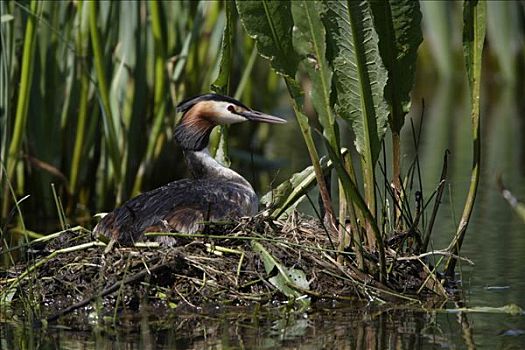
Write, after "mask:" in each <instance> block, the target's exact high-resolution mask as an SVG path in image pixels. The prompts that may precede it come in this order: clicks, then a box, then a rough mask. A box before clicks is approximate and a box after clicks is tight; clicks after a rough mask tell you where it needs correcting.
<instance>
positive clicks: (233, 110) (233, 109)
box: [228, 105, 235, 113]
mask: <svg viewBox="0 0 525 350" xmlns="http://www.w3.org/2000/svg"><path fill="white" fill-rule="evenodd" d="M228 111H230V112H232V113H235V107H233V106H232V105H229V106H228Z"/></svg>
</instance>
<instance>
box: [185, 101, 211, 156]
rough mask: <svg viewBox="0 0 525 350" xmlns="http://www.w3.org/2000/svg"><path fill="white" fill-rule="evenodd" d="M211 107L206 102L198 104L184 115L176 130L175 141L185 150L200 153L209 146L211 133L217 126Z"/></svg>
mask: <svg viewBox="0 0 525 350" xmlns="http://www.w3.org/2000/svg"><path fill="white" fill-rule="evenodd" d="M209 107H210V106H208V103H206V102H201V103H198V104H196V105H195V106H193V107H192V108H191V109H190V110H188V111H187V112H186V113H185V114H184V116H183V117H182V120H181V122H180V123H179V125H178V126H177V127H176V128H175V140H176V141H177V142H178V143H179V145H180V146H181V147H182V148H183V149H187V150H191V151H200V150H202V149H204V148H205V147H206V146H208V142H209V140H210V133H211V131H212V129H213V128H214V127H215V126H216V125H217V123H215V122H214V120H213V119H212V115H211V111H210V108H209Z"/></svg>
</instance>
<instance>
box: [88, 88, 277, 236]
mask: <svg viewBox="0 0 525 350" xmlns="http://www.w3.org/2000/svg"><path fill="white" fill-rule="evenodd" d="M177 111H178V112H182V113H184V114H183V116H182V118H181V121H180V123H179V124H178V125H177V127H176V128H175V140H176V141H177V143H178V144H179V145H180V147H181V148H182V150H183V152H184V157H185V159H186V164H187V166H188V168H189V170H190V173H191V175H192V178H191V179H183V180H178V181H174V182H170V183H169V184H167V185H164V186H162V187H159V188H156V189H154V190H152V191H149V192H145V193H143V194H141V195H139V196H137V197H135V198H132V199H130V200H129V201H127V202H126V203H124V204H123V205H122V206H121V207H119V208H117V209H115V210H113V211H112V212H111V213H109V214H107V215H106V216H105V217H104V218H103V219H102V220H101V221H100V222H99V223H98V224H97V226H96V227H95V229H94V230H93V234H94V235H95V236H99V235H103V236H106V237H108V238H111V239H113V240H115V241H116V242H119V243H120V244H123V245H129V244H133V242H135V241H139V240H141V239H143V238H144V233H145V232H170V231H176V232H183V233H195V232H198V231H199V230H201V229H202V228H203V222H206V221H220V220H224V219H228V218H239V217H242V216H253V215H255V214H256V213H257V210H258V199H257V195H256V194H255V191H254V190H253V188H252V186H251V185H250V183H249V182H248V181H246V179H244V178H243V177H242V176H241V175H239V174H237V173H236V172H235V171H233V170H231V169H229V168H226V167H225V166H223V165H221V164H220V163H218V162H217V161H216V160H215V159H213V158H212V157H211V156H210V154H209V152H208V149H207V146H208V142H209V138H210V133H211V131H212V130H213V128H214V127H215V126H217V125H228V124H235V123H241V122H244V121H248V120H249V121H258V122H265V123H285V122H286V121H285V120H284V119H281V118H278V117H275V116H271V115H268V114H264V113H261V112H257V111H254V110H252V109H250V108H248V107H246V106H245V105H243V104H242V103H240V102H239V101H237V100H235V99H233V98H231V97H227V96H222V95H217V94H206V95H201V96H197V97H193V98H189V99H187V100H185V101H183V102H181V103H180V104H179V105H178V106H177ZM157 241H158V242H159V243H161V244H168V245H171V244H174V243H175V240H174V239H173V238H171V237H165V236H160V237H157Z"/></svg>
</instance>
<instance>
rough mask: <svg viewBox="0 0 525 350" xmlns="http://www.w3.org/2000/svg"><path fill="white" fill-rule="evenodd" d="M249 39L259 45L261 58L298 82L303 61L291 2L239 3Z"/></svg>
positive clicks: (240, 15) (242, 20)
mask: <svg viewBox="0 0 525 350" xmlns="http://www.w3.org/2000/svg"><path fill="white" fill-rule="evenodd" d="M236 4H237V10H238V12H239V17H240V19H241V22H242V24H243V25H244V28H245V29H246V32H247V33H248V35H250V36H251V37H252V38H254V39H255V41H256V42H257V49H258V50H259V54H261V55H262V56H263V57H265V58H267V59H268V60H270V62H271V65H272V67H273V68H274V69H275V70H276V71H277V72H278V73H279V74H282V75H284V76H287V77H290V78H292V79H293V78H294V77H295V72H296V70H297V63H298V62H299V59H298V57H297V55H296V53H295V51H294V49H293V46H292V28H293V20H292V13H291V11H290V2H289V1H268V0H262V1H236Z"/></svg>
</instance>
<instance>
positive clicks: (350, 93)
mask: <svg viewBox="0 0 525 350" xmlns="http://www.w3.org/2000/svg"><path fill="white" fill-rule="evenodd" d="M328 9H329V10H328V12H327V14H326V16H325V17H324V20H325V26H326V28H327V30H328V40H329V42H330V49H331V57H332V66H333V70H334V75H335V86H336V91H335V93H336V95H337V101H338V107H337V112H338V113H339V114H340V116H341V117H343V118H344V119H346V120H348V121H349V122H350V123H351V125H352V130H353V132H354V134H355V146H356V149H357V151H358V152H359V153H360V154H361V165H362V169H363V182H364V188H365V199H366V203H367V205H368V208H369V209H370V211H371V214H372V217H375V210H376V203H375V175H374V166H375V164H376V161H377V158H378V156H379V151H380V146H381V140H382V139H383V137H384V135H385V132H386V124H387V122H388V121H387V118H388V105H387V103H386V100H385V98H384V90H385V85H386V81H387V71H386V69H385V67H384V65H383V62H382V60H381V57H380V55H379V49H378V37H377V33H376V31H375V29H374V25H373V21H372V15H371V10H370V6H369V4H368V2H367V1H351V0H347V1H329V2H328ZM369 237H370V238H371V239H372V235H371V232H369ZM370 244H374V242H373V241H371V242H370Z"/></svg>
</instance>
